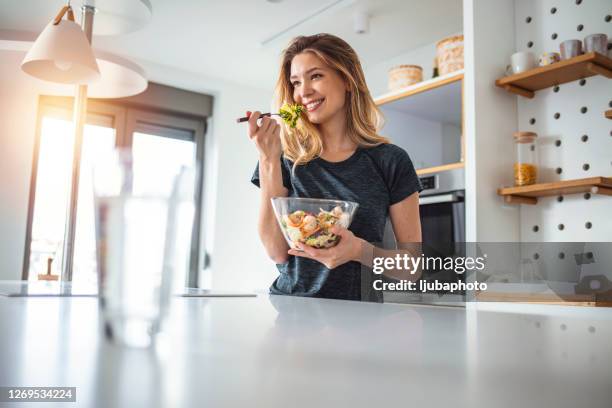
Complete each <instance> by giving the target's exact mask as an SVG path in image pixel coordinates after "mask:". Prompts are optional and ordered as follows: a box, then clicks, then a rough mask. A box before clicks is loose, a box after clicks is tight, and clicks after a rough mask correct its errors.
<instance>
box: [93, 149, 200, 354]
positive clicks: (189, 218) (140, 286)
mask: <svg viewBox="0 0 612 408" xmlns="http://www.w3.org/2000/svg"><path fill="white" fill-rule="evenodd" d="M160 159H161V160H163V158H160ZM155 166H156V164H155V161H154V160H149V161H136V162H135V161H134V160H133V155H132V152H131V151H130V150H128V149H117V150H116V151H114V152H113V153H112V154H111V155H110V156H108V157H103V158H102V159H100V160H99V162H98V163H96V165H95V166H94V172H93V181H94V183H93V184H94V203H95V215H96V246H97V265H98V293H99V303H100V312H101V317H102V322H103V324H104V333H105V335H106V337H107V338H109V339H110V340H111V341H113V342H115V343H118V344H123V345H127V346H133V347H148V346H151V345H152V344H153V342H154V340H155V336H156V334H158V332H159V331H160V326H161V323H162V321H163V319H164V317H165V316H166V314H167V312H168V308H169V303H170V297H171V295H172V293H173V292H174V290H175V289H176V288H174V286H175V284H174V282H176V281H177V279H176V275H177V274H184V273H186V271H187V269H188V264H189V253H190V247H191V245H190V243H191V233H192V226H193V215H194V190H195V189H194V186H195V171H194V170H193V169H191V168H187V167H184V166H183V167H181V169H180V170H179V171H178V173H177V174H173V175H172V177H159V180H166V182H165V183H164V182H163V181H160V182H158V183H155V182H151V177H156V176H155V175H156V174H157V172H156V169H155V168H154V167H155ZM157 167H159V166H157ZM156 180H157V179H156ZM153 181H155V180H153Z"/></svg>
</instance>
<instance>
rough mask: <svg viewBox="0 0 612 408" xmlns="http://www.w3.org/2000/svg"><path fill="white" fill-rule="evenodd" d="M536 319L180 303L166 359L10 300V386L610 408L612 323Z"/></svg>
mask: <svg viewBox="0 0 612 408" xmlns="http://www.w3.org/2000/svg"><path fill="white" fill-rule="evenodd" d="M533 311H534V313H533V314H525V313H522V314H519V313H513V312H508V311H507V312H490V311H488V312H486V311H470V310H468V311H466V310H463V309H460V308H445V307H435V306H410V305H394V304H373V303H360V302H351V301H336V300H327V299H308V298H295V297H287V296H269V295H259V296H258V297H256V298H234V299H232V298H209V299H206V298H175V299H173V310H172V312H171V318H170V324H169V325H168V327H167V333H166V335H165V337H163V338H162V341H161V344H160V348H159V350H158V351H157V352H156V351H154V350H149V351H146V350H130V349H122V348H120V347H118V346H113V345H110V344H108V343H106V342H105V341H104V340H103V338H102V336H101V331H100V328H99V321H98V304H97V299H95V298H86V297H80V298H7V297H0V362H2V364H1V367H0V385H2V386H66V387H69V386H72V387H77V403H76V405H75V404H74V403H65V404H63V405H61V404H57V405H53V404H50V405H46V404H43V405H45V406H66V407H75V406H78V407H81V406H83V407H96V406H98V407H140V406H142V407H145V406H146V407H183V406H185V407H215V408H216V407H246V406H251V407H266V408H268V407H284V408H286V407H327V406H334V407H336V406H337V407H374V406H376V407H385V406H388V407H392V406H415V407H467V406H470V407H488V408H490V407H506V406H507V407H513V408H515V407H520V406H524V407H572V408H576V407H589V408H596V407H605V408H610V407H611V406H612V309H601V308H600V309H593V308H576V307H565V308H561V307H548V308H546V307H544V309H542V307H540V308H539V309H538V308H534V309H533ZM38 405H40V404H38ZM38 405H36V406H38ZM10 406H15V407H18V406H23V405H21V404H13V403H11V404H10ZM41 406H42V405H41Z"/></svg>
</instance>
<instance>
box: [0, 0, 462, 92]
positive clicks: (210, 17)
mask: <svg viewBox="0 0 612 408" xmlns="http://www.w3.org/2000/svg"><path fill="white" fill-rule="evenodd" d="M103 1H104V0H98V3H102V2H103ZM126 1H127V0H126ZM150 2H151V4H152V6H153V17H152V21H151V22H150V23H149V24H148V25H147V26H146V27H145V28H143V29H141V30H139V31H136V32H133V33H129V34H123V35H120V36H94V40H93V44H94V46H95V47H96V48H100V49H103V50H106V51H110V52H113V53H117V54H119V55H122V56H124V57H128V58H131V59H133V60H135V61H137V62H139V63H140V64H142V65H143V66H144V68H145V70H146V68H147V64H149V63H154V64H158V65H164V66H170V67H173V68H176V69H180V70H183V71H187V72H190V73H198V74H202V75H205V76H209V77H217V78H221V79H225V80H229V81H233V82H237V83H241V84H246V85H250V86H253V87H256V88H261V89H270V87H271V86H272V85H273V84H274V81H275V79H276V74H277V72H278V67H277V65H278V61H279V57H280V53H281V51H282V49H283V47H284V46H286V44H287V42H288V41H289V40H290V39H291V38H292V37H293V36H295V35H300V34H314V33H318V32H329V33H332V34H335V35H338V36H340V37H342V38H343V39H345V40H346V41H347V42H348V43H349V44H351V45H352V46H353V48H355V50H356V51H357V53H358V54H359V56H360V58H361V61H362V64H363V66H364V68H365V69H367V67H368V66H371V65H375V64H377V63H380V62H382V61H384V60H386V59H389V58H392V57H394V56H397V55H399V54H402V53H405V52H407V51H409V50H411V49H414V48H418V47H419V46H422V45H426V44H430V43H433V42H434V41H436V40H438V39H440V38H442V37H444V36H446V35H449V34H453V33H456V32H460V31H462V28H461V27H462V2H461V0H369V1H366V0H346V1H342V2H340V4H337V5H336V6H334V7H331V8H329V9H328V10H327V11H325V12H323V13H321V14H320V15H318V16H317V17H315V18H313V19H311V20H309V21H307V22H305V23H303V24H301V25H299V26H298V27H297V28H295V29H294V30H291V31H289V32H288V33H286V34H285V35H283V36H281V37H279V38H278V39H277V40H275V41H272V42H270V43H269V44H267V45H265V46H262V45H261V42H262V41H263V40H264V39H266V38H269V37H270V36H272V35H274V34H276V33H278V32H280V31H282V30H283V29H286V28H287V27H289V26H291V25H292V24H294V23H296V22H298V21H299V20H301V19H302V18H304V17H305V16H307V15H310V14H312V13H314V12H316V11H317V10H320V9H321V8H323V7H325V6H327V5H329V4H331V3H334V0H308V1H298V0H281V1H279V0H276V1H275V2H271V1H267V0H223V1H220V0H217V1H212V0H174V1H170V0H150ZM63 4H64V1H62V0H19V1H15V0H0V30H17V31H22V32H24V31H27V32H33V33H38V32H40V31H41V30H42V29H43V28H44V26H45V25H46V24H47V23H48V22H49V21H50V20H51V18H52V17H54V16H55V14H56V13H57V11H58V10H59V9H60V8H61V6H62V5H63ZM77 4H80V1H79V0H73V5H77ZM357 8H366V9H367V10H368V14H369V15H370V16H371V19H370V31H369V33H367V34H356V33H355V32H354V31H353V19H352V16H353V13H354V11H355V10H356V9H357ZM94 27H95V22H94Z"/></svg>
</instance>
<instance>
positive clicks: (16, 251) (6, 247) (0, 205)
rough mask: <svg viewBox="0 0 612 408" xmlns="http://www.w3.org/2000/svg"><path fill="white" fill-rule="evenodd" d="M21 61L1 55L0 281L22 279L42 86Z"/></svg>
mask: <svg viewBox="0 0 612 408" xmlns="http://www.w3.org/2000/svg"><path fill="white" fill-rule="evenodd" d="M22 59H23V54H22V53H21V52H18V51H0V154H1V159H0V279H21V271H22V266H23V250H24V245H25V232H26V228H25V226H26V219H27V215H28V197H29V190H30V174H31V169H32V157H33V153H34V133H35V127H36V105H37V99H38V95H37V88H38V85H39V82H38V81H35V80H32V79H30V78H29V77H28V76H27V75H26V74H24V73H22V72H21V71H20V70H19V69H18V67H19V64H20V63H21V60H22Z"/></svg>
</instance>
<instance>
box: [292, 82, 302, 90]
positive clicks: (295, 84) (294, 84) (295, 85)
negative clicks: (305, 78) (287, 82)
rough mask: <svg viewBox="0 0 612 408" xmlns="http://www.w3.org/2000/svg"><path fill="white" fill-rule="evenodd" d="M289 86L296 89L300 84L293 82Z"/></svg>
mask: <svg viewBox="0 0 612 408" xmlns="http://www.w3.org/2000/svg"><path fill="white" fill-rule="evenodd" d="M291 85H293V87H294V88H296V87H297V86H298V85H300V82H299V81H293V82H292V83H291Z"/></svg>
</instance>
